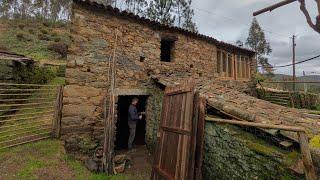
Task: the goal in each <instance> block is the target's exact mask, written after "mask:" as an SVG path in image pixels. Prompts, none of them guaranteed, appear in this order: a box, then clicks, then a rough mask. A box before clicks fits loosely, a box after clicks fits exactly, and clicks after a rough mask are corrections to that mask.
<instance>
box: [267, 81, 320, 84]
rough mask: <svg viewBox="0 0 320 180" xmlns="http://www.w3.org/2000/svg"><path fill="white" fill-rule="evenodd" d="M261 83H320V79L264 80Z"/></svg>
mask: <svg viewBox="0 0 320 180" xmlns="http://www.w3.org/2000/svg"><path fill="white" fill-rule="evenodd" d="M262 83H275V84H276V83H309V84H320V81H266V82H262Z"/></svg>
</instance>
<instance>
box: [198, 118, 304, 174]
mask: <svg viewBox="0 0 320 180" xmlns="http://www.w3.org/2000/svg"><path fill="white" fill-rule="evenodd" d="M204 151H205V154H204V165H203V177H204V179H226V180H227V179H300V178H303V177H296V176H294V175H293V174H292V173H291V172H290V171H289V170H288V169H287V167H288V166H289V165H290V164H291V163H293V162H294V161H295V160H296V159H297V158H298V157H299V154H298V153H296V152H291V153H290V152H286V151H283V150H281V149H279V148H277V147H275V146H272V145H269V144H267V143H266V142H264V141H262V140H260V139H258V138H256V137H255V136H254V135H252V134H250V133H247V132H245V131H243V130H241V129H240V128H238V127H235V126H229V125H216V124H214V123H209V122H207V123H206V125H205V146H204Z"/></svg>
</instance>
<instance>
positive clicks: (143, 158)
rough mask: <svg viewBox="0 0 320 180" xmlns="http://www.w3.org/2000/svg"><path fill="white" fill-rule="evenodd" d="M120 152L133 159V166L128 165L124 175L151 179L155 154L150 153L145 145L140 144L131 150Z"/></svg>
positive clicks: (144, 179) (136, 178)
mask: <svg viewBox="0 0 320 180" xmlns="http://www.w3.org/2000/svg"><path fill="white" fill-rule="evenodd" d="M117 153H118V154H127V155H128V157H129V158H130V159H131V164H132V165H131V166H130V167H128V168H127V169H126V170H125V172H124V175H126V176H127V177H128V179H129V180H146V179H150V177H151V171H152V160H153V156H152V155H151V154H149V152H148V150H147V148H146V146H145V145H140V146H137V147H136V148H134V149H133V150H130V151H119V152H117Z"/></svg>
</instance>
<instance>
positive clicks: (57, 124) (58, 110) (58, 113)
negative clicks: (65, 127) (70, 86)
mask: <svg viewBox="0 0 320 180" xmlns="http://www.w3.org/2000/svg"><path fill="white" fill-rule="evenodd" d="M62 101H63V86H59V87H58V88H57V97H56V102H55V115H54V120H53V123H52V132H53V136H54V137H56V138H60V135H61V118H62V106H63V105H62Z"/></svg>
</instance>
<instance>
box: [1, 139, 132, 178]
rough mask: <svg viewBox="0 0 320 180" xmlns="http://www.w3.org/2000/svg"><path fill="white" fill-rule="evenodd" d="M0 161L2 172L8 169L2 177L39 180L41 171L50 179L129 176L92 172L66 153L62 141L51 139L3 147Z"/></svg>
mask: <svg viewBox="0 0 320 180" xmlns="http://www.w3.org/2000/svg"><path fill="white" fill-rule="evenodd" d="M4 159H5V161H4ZM0 161H1V162H4V163H2V164H1V165H3V166H0V172H2V171H4V170H6V176H4V175H2V174H0V179H2V178H4V179H38V178H39V176H40V177H41V174H49V176H47V177H46V178H48V179H59V178H61V177H64V178H67V177H75V179H77V180H99V179H101V180H106V179H107V180H108V179H110V180H126V179H127V177H126V176H124V175H115V176H108V175H106V174H105V173H91V172H89V171H88V170H87V169H86V168H85V167H84V166H83V164H82V163H81V162H79V161H77V160H75V159H74V158H72V157H70V156H68V155H67V154H66V153H65V151H64V148H63V143H62V142H61V141H58V140H51V139H49V140H43V141H39V142H36V143H30V144H25V145H22V146H18V147H15V148H11V149H4V150H0ZM6 165H7V166H10V165H13V166H14V167H16V168H14V169H9V170H7V169H5V168H6ZM62 169H64V170H63V173H62V172H61V170H62ZM44 172H45V173H44ZM3 176H4V177H3ZM51 176H55V177H51Z"/></svg>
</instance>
